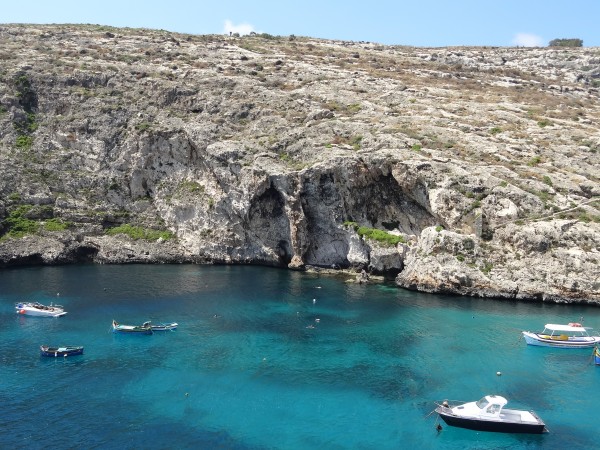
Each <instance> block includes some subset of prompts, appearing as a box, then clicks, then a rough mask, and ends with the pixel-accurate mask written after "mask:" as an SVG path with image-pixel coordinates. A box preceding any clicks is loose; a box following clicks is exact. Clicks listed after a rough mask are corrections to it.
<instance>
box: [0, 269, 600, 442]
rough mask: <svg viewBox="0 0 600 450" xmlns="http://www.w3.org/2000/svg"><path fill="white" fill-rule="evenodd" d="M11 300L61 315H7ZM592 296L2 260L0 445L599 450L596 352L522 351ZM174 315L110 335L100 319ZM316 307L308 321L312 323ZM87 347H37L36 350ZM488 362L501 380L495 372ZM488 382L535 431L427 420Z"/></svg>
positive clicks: (580, 311)
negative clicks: (540, 423) (484, 429)
mask: <svg viewBox="0 0 600 450" xmlns="http://www.w3.org/2000/svg"><path fill="white" fill-rule="evenodd" d="M19 300H31V301H39V302H41V303H45V304H49V303H50V302H55V303H60V304H62V305H64V306H65V309H66V310H67V311H68V314H67V315H66V316H64V317H61V318H57V319H53V318H37V317H25V316H20V315H17V314H15V312H14V303H15V302H17V301H19ZM582 317H583V320H584V321H585V324H586V325H588V326H595V327H600V308H592V307H585V306H567V305H541V304H523V303H521V304H519V303H515V302H507V301H496V300H480V299H472V298H466V297H448V296H440V295H426V294H418V293H414V292H409V291H404V290H400V289H397V288H395V287H393V286H385V285H378V286H375V285H371V286H363V285H356V284H349V283H344V282H343V281H341V280H339V279H336V278H328V277H319V276H317V275H311V274H305V273H299V272H290V271H284V270H277V269H269V268H260V267H227V266H208V267H207V266H193V265H166V266H144V265H128V266H94V265H90V266H79V267H75V266H73V267H70V266H66V267H44V268H27V269H14V270H12V269H11V270H3V271H0V339H1V342H2V344H3V345H2V346H0V405H2V408H0V423H1V424H2V426H1V427H0V437H1V442H2V446H3V447H5V448H28V449H30V448H32V449H35V448H144V447H152V448H165V449H166V448H224V449H229V448H232V449H397V448H444V449H454V448H456V449H463V448H481V449H489V448H511V449H514V448H517V449H519V448H523V449H525V448H526V449H545V448H570V449H576V448H582V449H583V448H595V447H597V444H596V442H597V433H596V431H597V427H598V417H599V416H598V414H597V405H598V404H600V390H599V389H598V385H599V382H600V367H595V366H594V365H592V364H590V362H591V361H590V360H591V358H590V356H591V350H585V349H582V350H570V349H569V350H563V349H545V348H538V347H529V346H526V345H525V343H524V341H523V340H522V339H520V336H521V334H520V331H521V330H528V329H529V330H537V329H538V328H540V327H542V326H543V324H545V323H549V322H552V323H567V322H572V321H578V322H579V321H581V320H582V319H581V318H582ZM113 318H114V319H116V320H117V321H119V322H121V323H124V324H140V323H141V322H143V321H145V320H150V319H151V320H154V321H157V322H159V321H163V322H171V321H176V322H178V323H179V324H180V326H179V329H178V330H177V331H174V332H164V333H160V334H159V333H155V334H154V335H152V336H127V335H125V336H124V335H114V334H112V333H111V332H110V323H111V320H112V319H113ZM317 319H318V321H317ZM41 344H50V345H84V346H85V354H84V355H83V356H75V357H69V358H57V359H54V358H42V357H40V356H39V346H40V345H41ZM498 371H500V372H501V373H502V375H501V376H497V375H496V373H497V372H498ZM491 393H496V394H500V395H503V396H505V397H507V398H508V399H509V405H510V406H513V407H523V408H531V409H533V410H535V411H536V412H537V413H538V414H539V415H540V416H541V417H542V419H544V421H545V422H546V424H547V426H548V428H549V429H550V433H549V434H545V435H539V436H538V435H511V434H500V433H481V432H475V431H469V430H463V429H460V428H452V427H448V426H446V425H445V424H444V423H442V425H443V426H444V428H443V430H442V431H441V432H440V433H438V432H437V431H436V430H435V424H436V422H437V418H436V416H435V414H431V415H430V413H431V411H432V410H433V408H434V407H435V405H434V401H436V400H442V399H453V400H465V401H471V400H475V399H478V398H479V397H481V396H482V395H484V394H491Z"/></svg>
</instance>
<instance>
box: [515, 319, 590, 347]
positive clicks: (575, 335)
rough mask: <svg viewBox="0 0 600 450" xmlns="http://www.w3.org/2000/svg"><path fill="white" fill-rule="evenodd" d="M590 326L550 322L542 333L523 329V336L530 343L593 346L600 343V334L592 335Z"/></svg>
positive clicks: (559, 345) (558, 345) (550, 345)
mask: <svg viewBox="0 0 600 450" xmlns="http://www.w3.org/2000/svg"><path fill="white" fill-rule="evenodd" d="M588 330H591V328H590V327H584V326H583V325H581V324H580V323H570V324H568V325H558V324H554V323H548V324H546V326H545V327H544V330H543V331H542V332H541V333H533V332H531V331H523V337H524V338H525V342H527V344H528V345H537V346H540V347H558V348H591V347H594V346H596V345H597V344H598V343H600V336H597V335H596V336H592V335H590V333H589V331H588Z"/></svg>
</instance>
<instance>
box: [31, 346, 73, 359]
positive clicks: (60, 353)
mask: <svg viewBox="0 0 600 450" xmlns="http://www.w3.org/2000/svg"><path fill="white" fill-rule="evenodd" d="M40 355H41V356H49V357H53V358H58V357H66V356H77V355H83V347H74V346H65V347H49V346H47V345H42V346H40Z"/></svg>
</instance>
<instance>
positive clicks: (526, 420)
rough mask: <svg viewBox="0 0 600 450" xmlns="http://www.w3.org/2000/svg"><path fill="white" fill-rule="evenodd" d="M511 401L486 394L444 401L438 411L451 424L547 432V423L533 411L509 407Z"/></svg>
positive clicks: (501, 429) (474, 428) (521, 431)
mask: <svg viewBox="0 0 600 450" xmlns="http://www.w3.org/2000/svg"><path fill="white" fill-rule="evenodd" d="M507 403H508V401H507V400H506V399H505V398H504V397H501V396H499V395H486V396H485V397H483V398H482V399H481V400H479V401H477V402H470V403H463V404H456V405H454V406H452V405H450V404H448V401H444V402H442V403H441V404H438V406H437V408H436V409H435V412H437V413H438V414H439V415H440V417H441V418H442V419H443V420H444V422H446V423H447V424H448V425H450V426H453V427H460V428H468V429H469V430H478V431H498V432H502V433H545V432H548V429H547V428H546V424H544V422H543V421H542V419H540V418H539V417H538V415H537V414H536V413H534V412H533V411H523V410H518V409H505V408H504V406H505V405H506V404H507Z"/></svg>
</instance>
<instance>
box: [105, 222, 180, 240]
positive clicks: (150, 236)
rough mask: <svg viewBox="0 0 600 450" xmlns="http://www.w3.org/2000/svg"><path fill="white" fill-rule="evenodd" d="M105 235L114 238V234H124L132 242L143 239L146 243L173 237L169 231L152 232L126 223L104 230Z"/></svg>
mask: <svg viewBox="0 0 600 450" xmlns="http://www.w3.org/2000/svg"><path fill="white" fill-rule="evenodd" d="M106 234H108V235H109V236H114V235H116V234H124V235H126V236H129V237H130V238H131V239H134V240H137V239H144V240H146V241H156V240H157V239H160V238H163V239H165V240H167V239H172V238H173V237H174V236H173V233H171V232H170V231H166V230H165V231H160V230H152V229H149V228H143V227H136V226H133V225H130V224H128V223H125V224H123V225H119V226H118V227H114V228H110V229H108V230H106Z"/></svg>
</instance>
